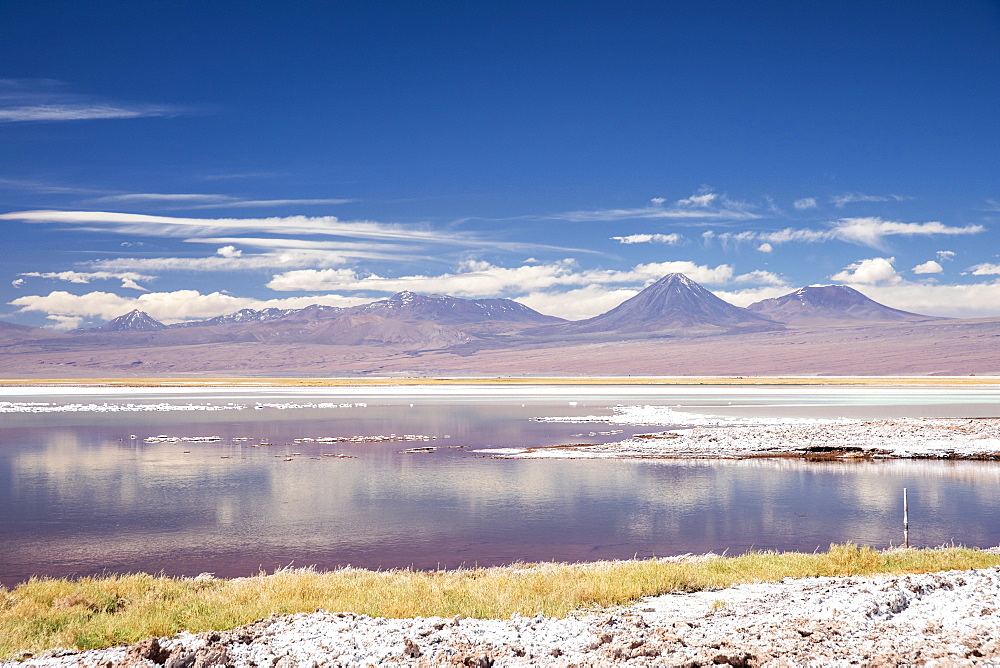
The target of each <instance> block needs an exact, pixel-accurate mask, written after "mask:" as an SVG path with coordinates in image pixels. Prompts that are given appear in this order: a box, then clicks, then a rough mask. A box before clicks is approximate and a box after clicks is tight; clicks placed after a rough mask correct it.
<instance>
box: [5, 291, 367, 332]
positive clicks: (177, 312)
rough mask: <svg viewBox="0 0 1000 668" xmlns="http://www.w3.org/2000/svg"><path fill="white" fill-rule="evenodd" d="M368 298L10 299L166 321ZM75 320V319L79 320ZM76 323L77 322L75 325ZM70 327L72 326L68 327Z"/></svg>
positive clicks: (38, 308)
mask: <svg viewBox="0 0 1000 668" xmlns="http://www.w3.org/2000/svg"><path fill="white" fill-rule="evenodd" d="M369 301H371V300H370V299H365V298H357V297H344V296H341V295H313V296H306V297H293V298H290V299H251V298H246V297H234V296H232V295H227V294H223V293H221V292H213V293H211V294H205V295H203V294H201V293H200V292H198V291H197V290H177V291H174V292H147V293H145V294H143V295H140V296H138V297H134V298H133V297H121V296H119V295H116V294H113V293H110V292H88V293H86V294H83V295H74V294H70V293H68V292H63V291H54V292H50V293H49V294H47V295H27V296H24V297H18V298H17V299H15V300H13V301H11V302H9V304H10V305H11V306H18V307H20V312H22V313H23V312H28V311H34V312H40V313H46V314H48V315H47V317H49V318H52V319H56V318H79V319H80V320H82V319H85V318H86V319H89V318H100V319H102V320H111V319H112V318H116V317H118V316H120V315H122V314H124V313H128V312H129V311H131V310H133V309H139V310H140V311H145V312H146V313H148V314H149V315H150V316H152V317H153V318H155V319H156V320H159V321H160V322H164V323H167V324H170V323H174V322H182V321H184V320H195V319H202V318H212V317H215V316H218V315H226V314H228V313H234V312H236V311H239V310H240V309H244V308H252V309H258V310H259V309H263V308H304V307H306V306H309V305H310V304H325V305H327V306H355V305H357V304H364V303H366V302H369ZM80 320H77V321H76V322H80ZM74 326H77V325H74ZM67 328H68V329H72V327H67Z"/></svg>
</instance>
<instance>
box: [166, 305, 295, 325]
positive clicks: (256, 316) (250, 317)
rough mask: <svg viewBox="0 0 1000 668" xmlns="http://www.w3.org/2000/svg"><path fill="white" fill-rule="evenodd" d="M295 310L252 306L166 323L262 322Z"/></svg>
mask: <svg viewBox="0 0 1000 668" xmlns="http://www.w3.org/2000/svg"><path fill="white" fill-rule="evenodd" d="M295 312H296V309H281V308H266V309H261V310H260V311H255V310H254V309H252V308H245V309H241V310H239V311H237V312H236V313H230V314H228V315H220V316H217V317H215V318H208V319H207V320H189V321H187V322H179V323H176V324H174V325H168V327H169V328H171V329H180V328H182V327H211V326H213V325H231V324H233V323H245V322H264V321H265V320H275V319H276V318H284V317H285V316H287V315H290V314H292V313H295Z"/></svg>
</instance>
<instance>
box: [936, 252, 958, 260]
mask: <svg viewBox="0 0 1000 668" xmlns="http://www.w3.org/2000/svg"><path fill="white" fill-rule="evenodd" d="M936 255H937V259H938V261H940V262H947V261H949V260H954V259H955V255H956V253H955V251H948V250H944V251H938V252H937V253H936Z"/></svg>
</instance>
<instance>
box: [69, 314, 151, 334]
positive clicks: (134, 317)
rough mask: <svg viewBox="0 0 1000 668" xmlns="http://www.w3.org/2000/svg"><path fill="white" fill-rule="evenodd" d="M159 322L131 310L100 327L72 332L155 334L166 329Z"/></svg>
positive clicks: (147, 315)
mask: <svg viewBox="0 0 1000 668" xmlns="http://www.w3.org/2000/svg"><path fill="white" fill-rule="evenodd" d="M166 328H167V326H166V325H164V324H163V323H162V322H160V321H159V320H154V319H153V318H151V317H150V316H149V314H148V313H146V312H145V311H140V310H139V309H133V310H131V311H129V312H128V313H126V314H125V315H120V316H118V317H117V318H114V319H113V320H109V321H108V322H106V323H105V324H103V325H101V326H100V327H91V328H90V329H78V330H74V333H91V332H93V333H96V332H157V331H159V330H161V329H166Z"/></svg>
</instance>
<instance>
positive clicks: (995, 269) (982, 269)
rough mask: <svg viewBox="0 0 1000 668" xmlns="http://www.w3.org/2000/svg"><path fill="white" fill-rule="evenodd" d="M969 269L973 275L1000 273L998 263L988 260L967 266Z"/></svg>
mask: <svg viewBox="0 0 1000 668" xmlns="http://www.w3.org/2000/svg"><path fill="white" fill-rule="evenodd" d="M969 269H970V270H971V271H972V275H973V276H993V275H995V274H1000V264H991V263H989V262H984V263H983V264H977V265H975V266H972V267H969Z"/></svg>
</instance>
